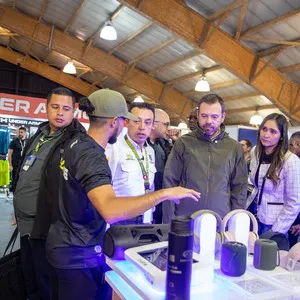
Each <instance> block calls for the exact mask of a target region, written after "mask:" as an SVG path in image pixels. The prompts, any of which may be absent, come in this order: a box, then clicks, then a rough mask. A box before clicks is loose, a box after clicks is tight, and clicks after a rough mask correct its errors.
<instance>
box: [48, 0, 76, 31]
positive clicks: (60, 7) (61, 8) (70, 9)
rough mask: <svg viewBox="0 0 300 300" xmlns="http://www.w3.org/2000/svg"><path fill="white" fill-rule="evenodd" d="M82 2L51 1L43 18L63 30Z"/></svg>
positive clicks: (74, 0)
mask: <svg viewBox="0 0 300 300" xmlns="http://www.w3.org/2000/svg"><path fill="white" fill-rule="evenodd" d="M80 2H81V1H80V0H73V1H68V0H60V1H49V2H48V6H47V9H46V12H45V16H44V18H43V20H45V21H46V22H47V23H48V24H54V25H55V27H56V28H59V29H60V30H62V31H63V30H64V29H65V28H66V26H67V24H68V22H69V20H70V19H71V18H72V16H73V14H74V13H75V11H76V9H77V7H78V6H79V5H80Z"/></svg>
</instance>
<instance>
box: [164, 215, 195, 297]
mask: <svg viewBox="0 0 300 300" xmlns="http://www.w3.org/2000/svg"><path fill="white" fill-rule="evenodd" d="M193 241H194V220H193V219H192V218H191V217H187V216H181V217H176V218H175V219H173V220H172V223H171V231H170V232H169V248H168V263H167V280H166V299H167V300H189V299H190V287H191V278H192V263H193Z"/></svg>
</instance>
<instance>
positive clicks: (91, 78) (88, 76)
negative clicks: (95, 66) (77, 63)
mask: <svg viewBox="0 0 300 300" xmlns="http://www.w3.org/2000/svg"><path fill="white" fill-rule="evenodd" d="M103 76H104V74H103V73H101V72H99V71H95V72H88V73H85V74H84V75H83V76H82V78H84V79H85V80H86V81H88V82H90V83H93V82H97V81H99V80H100V79H101V78H102V77H103Z"/></svg>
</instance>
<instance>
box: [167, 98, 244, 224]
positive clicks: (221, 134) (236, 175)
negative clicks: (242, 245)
mask: <svg viewBox="0 0 300 300" xmlns="http://www.w3.org/2000/svg"><path fill="white" fill-rule="evenodd" d="M197 118H198V124H199V126H197V129H196V130H194V131H192V132H190V133H188V134H186V135H183V136H182V137H181V138H180V139H179V140H178V141H177V142H176V143H175V145H174V146H173V149H172V151H171V153H170V155H169V158H168V161H167V164H166V168H165V172H164V187H174V186H182V187H186V188H191V189H195V190H197V191H199V192H200V193H201V199H200V200H199V202H197V203H196V202H193V201H188V199H182V200H181V201H180V203H179V204H175V203H172V202H165V203H163V223H170V222H171V219H172V218H173V217H174V216H180V215H186V214H192V213H193V212H195V211H197V210H200V209H210V210H213V211H215V212H217V213H218V214H219V215H220V216H221V217H224V216H225V215H226V214H227V213H228V212H229V211H231V210H234V209H238V208H239V209H244V208H245V205H246V195H247V167H246V162H245V159H244V154H243V151H242V148H241V145H240V144H239V143H238V142H237V141H235V140H234V139H232V138H230V137H229V135H228V134H227V133H226V132H225V126H224V125H223V121H224V119H225V106H224V102H223V99H222V98H221V97H220V96H218V95H216V94H209V95H206V96H204V97H203V98H201V100H200V102H199V106H198V111H197Z"/></svg>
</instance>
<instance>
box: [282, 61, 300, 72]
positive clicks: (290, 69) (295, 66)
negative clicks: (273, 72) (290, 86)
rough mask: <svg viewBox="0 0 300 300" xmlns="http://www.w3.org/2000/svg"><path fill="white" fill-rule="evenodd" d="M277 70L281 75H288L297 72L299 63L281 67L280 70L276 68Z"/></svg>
mask: <svg viewBox="0 0 300 300" xmlns="http://www.w3.org/2000/svg"><path fill="white" fill-rule="evenodd" d="M277 70H278V71H279V72H281V73H289V72H294V71H299V70H300V63H298V64H293V65H289V66H285V67H281V68H278V69H277Z"/></svg>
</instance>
